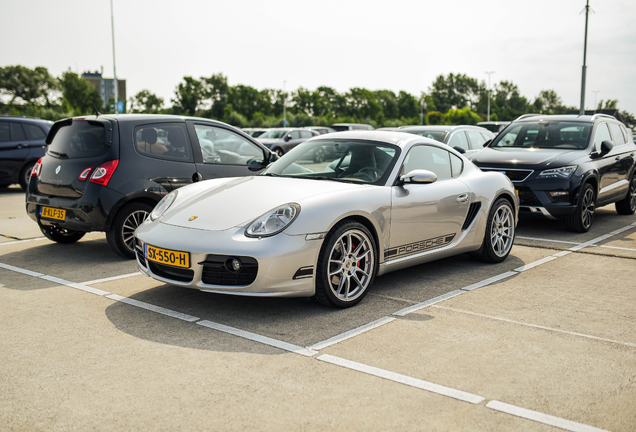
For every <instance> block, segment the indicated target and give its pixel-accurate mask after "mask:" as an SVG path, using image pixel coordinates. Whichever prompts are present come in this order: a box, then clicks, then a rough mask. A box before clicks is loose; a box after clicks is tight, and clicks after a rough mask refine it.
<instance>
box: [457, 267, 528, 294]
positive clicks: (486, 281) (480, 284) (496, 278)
mask: <svg viewBox="0 0 636 432" xmlns="http://www.w3.org/2000/svg"><path fill="white" fill-rule="evenodd" d="M516 274H517V272H515V271H509V272H506V273H502V274H500V275H497V276H493V277H491V278H488V279H484V280H483V281H481V282H477V283H474V284H472V285H468V286H466V287H464V288H460V289H461V290H464V291H472V290H474V289H477V288H481V287H485V286H486V285H490V284H492V283H495V282H499V281H500V280H502V279H506V278H509V277H510V276H515V275H516Z"/></svg>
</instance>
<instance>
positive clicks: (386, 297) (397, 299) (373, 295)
mask: <svg viewBox="0 0 636 432" xmlns="http://www.w3.org/2000/svg"><path fill="white" fill-rule="evenodd" d="M368 295H370V296H372V297H381V298H385V299H388V300H395V301H399V302H404V303H413V304H415V303H419V302H417V301H413V300H408V299H403V298H399V297H391V296H387V295H384V294H374V293H372V292H370V293H369V294H368Z"/></svg>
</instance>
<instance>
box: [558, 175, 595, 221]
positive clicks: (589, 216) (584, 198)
mask: <svg viewBox="0 0 636 432" xmlns="http://www.w3.org/2000/svg"><path fill="white" fill-rule="evenodd" d="M595 210H596V193H595V192H594V187H593V186H592V185H591V184H589V183H585V184H584V185H583V189H582V190H581V195H580V196H579V202H578V204H577V205H576V210H575V211H574V213H573V214H572V215H570V216H568V217H567V218H565V227H566V228H567V229H568V230H569V231H573V232H578V233H584V232H588V231H589V230H590V227H591V226H592V222H594V211H595Z"/></svg>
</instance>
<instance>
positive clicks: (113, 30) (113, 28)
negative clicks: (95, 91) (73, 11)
mask: <svg viewBox="0 0 636 432" xmlns="http://www.w3.org/2000/svg"><path fill="white" fill-rule="evenodd" d="M110 27H111V31H112V35H113V77H114V79H113V84H114V85H115V114H117V97H118V95H117V68H116V67H115V19H114V18H113V0H110Z"/></svg>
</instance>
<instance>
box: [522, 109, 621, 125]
mask: <svg viewBox="0 0 636 432" xmlns="http://www.w3.org/2000/svg"><path fill="white" fill-rule="evenodd" d="M589 113H590V114H588V115H579V114H578V112H577V113H572V114H524V115H522V116H521V117H519V118H517V119H516V120H515V122H519V121H521V122H536V121H542V120H543V121H546V120H552V121H581V122H590V123H592V122H594V120H597V119H599V118H603V117H605V118H608V117H612V118H614V119H615V120H618V119H616V117H614V116H610V115H609V114H605V113H601V112H598V113H594V112H593V111H590V112H589ZM619 121H620V120H619Z"/></svg>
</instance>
